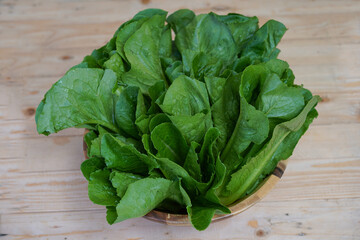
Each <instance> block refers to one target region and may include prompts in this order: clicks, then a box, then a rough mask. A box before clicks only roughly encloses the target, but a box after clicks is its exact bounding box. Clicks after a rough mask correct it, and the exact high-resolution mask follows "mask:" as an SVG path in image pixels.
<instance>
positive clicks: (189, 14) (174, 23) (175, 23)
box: [166, 9, 195, 33]
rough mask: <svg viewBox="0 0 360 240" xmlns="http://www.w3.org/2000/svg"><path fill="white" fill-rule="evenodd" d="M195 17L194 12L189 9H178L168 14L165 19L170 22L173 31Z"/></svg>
mask: <svg viewBox="0 0 360 240" xmlns="http://www.w3.org/2000/svg"><path fill="white" fill-rule="evenodd" d="M194 18H195V13H194V12H193V11H191V10H189V9H180V10H178V11H176V12H174V13H173V14H171V15H169V17H168V18H167V19H166V21H167V22H168V23H169V24H170V26H171V28H172V29H173V30H174V32H175V33H178V32H179V31H180V30H181V29H182V28H184V27H185V26H186V25H188V24H189V23H190V22H191V21H192V20H193V19H194Z"/></svg>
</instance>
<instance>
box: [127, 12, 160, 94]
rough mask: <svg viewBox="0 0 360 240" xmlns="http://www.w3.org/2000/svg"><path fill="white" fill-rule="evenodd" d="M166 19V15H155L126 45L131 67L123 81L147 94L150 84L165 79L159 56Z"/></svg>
mask: <svg viewBox="0 0 360 240" xmlns="http://www.w3.org/2000/svg"><path fill="white" fill-rule="evenodd" d="M164 21H165V16H164V15H154V16H153V17H151V18H150V19H149V20H147V21H145V22H144V23H143V24H142V26H141V27H140V28H139V30H137V31H136V32H135V33H134V34H133V35H132V36H131V37H130V38H129V39H128V40H127V41H126V43H125V46H124V51H125V55H126V58H127V59H128V61H129V63H130V65H131V69H130V71H128V72H126V73H124V74H123V75H122V81H123V82H124V83H126V84H128V85H133V86H137V87H139V88H140V89H141V91H142V92H143V93H146V94H148V91H149V87H150V86H152V85H154V84H155V83H156V82H158V81H159V80H165V77H164V74H163V71H162V68H161V62H160V58H159V54H160V53H159V48H160V39H161V33H162V31H163V28H164Z"/></svg>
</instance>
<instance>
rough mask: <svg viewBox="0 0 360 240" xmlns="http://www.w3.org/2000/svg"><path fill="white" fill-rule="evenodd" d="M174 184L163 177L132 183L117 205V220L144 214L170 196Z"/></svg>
mask: <svg viewBox="0 0 360 240" xmlns="http://www.w3.org/2000/svg"><path fill="white" fill-rule="evenodd" d="M172 184H174V183H173V182H172V181H170V180H167V179H162V178H157V179H153V178H144V179H141V180H139V181H136V182H134V183H132V184H130V185H129V187H128V189H127V191H126V193H125V195H124V196H123V198H122V199H121V200H120V202H119V204H118V205H117V206H116V212H117V214H118V217H117V219H116V221H115V222H121V221H123V220H126V219H129V218H136V217H141V216H144V215H145V214H147V213H148V212H150V211H151V210H152V209H154V208H155V207H156V206H157V205H158V204H160V203H161V202H162V201H164V200H165V199H166V198H167V197H168V196H169V194H170V193H171V192H170V189H171V186H172ZM175 184H176V183H175Z"/></svg>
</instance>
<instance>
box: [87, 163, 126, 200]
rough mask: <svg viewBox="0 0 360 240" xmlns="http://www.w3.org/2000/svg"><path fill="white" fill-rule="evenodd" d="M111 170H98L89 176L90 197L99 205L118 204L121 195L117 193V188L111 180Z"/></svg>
mask: <svg viewBox="0 0 360 240" xmlns="http://www.w3.org/2000/svg"><path fill="white" fill-rule="evenodd" d="M109 176H110V171H109V170H108V169H105V170H97V171H95V172H93V173H91V174H90V178H89V186H88V190H89V198H90V200H91V201H92V202H93V203H95V204H98V205H105V206H116V204H117V203H118V201H119V197H118V196H117V195H116V190H115V188H114V187H113V186H112V185H111V182H110V180H109Z"/></svg>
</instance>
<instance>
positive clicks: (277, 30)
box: [241, 20, 287, 62]
mask: <svg viewBox="0 0 360 240" xmlns="http://www.w3.org/2000/svg"><path fill="white" fill-rule="evenodd" d="M286 30H287V29H286V27H285V26H284V24H282V23H280V22H278V21H275V20H269V21H267V22H266V23H265V24H264V25H263V26H262V27H261V28H260V29H259V30H257V31H256V32H255V34H254V35H253V36H252V37H251V38H250V39H249V40H248V41H247V43H246V44H245V47H244V49H243V51H242V52H241V56H249V57H251V58H253V59H261V61H264V62H265V61H268V60H270V59H273V58H276V57H277V55H278V54H279V52H280V50H279V49H277V48H276V45H277V44H278V43H279V42H280V40H281V38H282V36H283V35H284V33H285V32H286Z"/></svg>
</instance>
